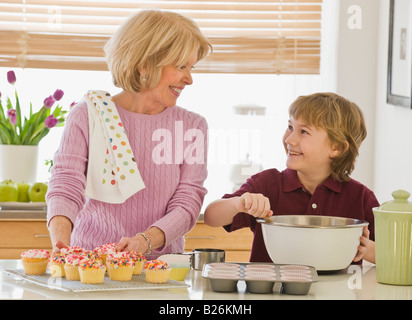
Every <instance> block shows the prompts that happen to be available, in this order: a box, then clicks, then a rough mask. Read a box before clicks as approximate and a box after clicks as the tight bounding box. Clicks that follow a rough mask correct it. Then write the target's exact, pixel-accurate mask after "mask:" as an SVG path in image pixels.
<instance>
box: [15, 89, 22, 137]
mask: <svg viewBox="0 0 412 320" xmlns="http://www.w3.org/2000/svg"><path fill="white" fill-rule="evenodd" d="M15 92H16V126H17V127H18V128H19V132H21V131H22V128H21V110H20V101H19V96H18V95H17V90H16V91H15Z"/></svg>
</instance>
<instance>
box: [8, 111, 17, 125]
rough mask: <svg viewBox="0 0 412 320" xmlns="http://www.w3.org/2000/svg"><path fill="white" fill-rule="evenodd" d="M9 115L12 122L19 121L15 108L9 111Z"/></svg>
mask: <svg viewBox="0 0 412 320" xmlns="http://www.w3.org/2000/svg"><path fill="white" fill-rule="evenodd" d="M7 116H8V117H9V119H10V123H11V124H13V125H15V124H16V123H17V113H16V110H15V109H10V110H9V111H7Z"/></svg>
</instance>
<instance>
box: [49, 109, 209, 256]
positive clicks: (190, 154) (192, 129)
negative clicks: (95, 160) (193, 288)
mask: <svg viewBox="0 0 412 320" xmlns="http://www.w3.org/2000/svg"><path fill="white" fill-rule="evenodd" d="M117 109H118V112H119V115H120V118H121V120H122V122H123V125H124V128H125V130H126V134H127V136H128V139H129V142H130V145H131V147H132V150H133V152H134V155H135V158H136V162H137V165H138V168H139V171H140V174H141V176H142V179H143V181H144V183H145V185H146V188H145V189H143V190H141V191H139V192H137V193H136V194H134V195H133V196H131V197H130V198H129V199H127V200H126V201H125V202H124V203H122V204H109V203H104V202H100V201H96V200H93V199H88V198H86V197H85V196H84V189H85V181H86V171H87V158H88V150H89V148H88V144H89V129H88V113H87V106H86V104H85V103H81V104H78V105H77V106H75V107H74V108H73V109H72V110H71V111H70V114H69V116H68V117H67V120H66V124H65V129H64V132H63V136H62V140H61V143H60V146H59V148H58V150H57V152H56V153H55V156H54V165H53V168H52V171H51V173H52V176H51V179H50V183H49V190H48V193H47V207H48V212H47V219H48V223H49V222H50V219H52V218H53V217H54V216H56V215H63V216H66V217H68V218H69V219H70V220H71V222H72V224H73V226H74V228H73V232H72V235H71V243H70V245H73V246H80V247H83V248H85V249H89V250H90V249H94V248H95V247H97V246H100V245H102V244H105V243H110V242H116V243H117V242H118V241H119V240H120V239H121V237H123V236H125V237H132V236H134V235H136V233H138V232H142V231H144V230H146V229H148V228H149V227H151V226H156V227H158V228H160V229H161V230H163V232H164V233H165V235H166V243H165V245H164V246H163V247H162V248H159V249H158V250H157V251H153V256H154V257H155V256H158V255H160V254H163V253H170V252H183V249H184V238H183V235H184V234H185V233H187V232H188V231H189V230H190V229H192V228H193V226H194V225H195V223H196V220H197V219H198V217H199V213H200V209H201V207H202V203H203V199H204V196H205V194H206V192H207V191H206V189H205V188H204V187H203V182H204V180H205V179H206V177H207V166H206V157H207V123H206V120H205V119H204V118H203V117H202V116H200V115H198V114H196V113H193V112H189V111H187V110H185V109H183V108H180V107H177V106H175V107H172V108H167V109H166V110H165V111H163V112H162V113H160V114H157V115H145V114H139V113H133V112H129V111H127V110H125V109H122V108H121V107H117Z"/></svg>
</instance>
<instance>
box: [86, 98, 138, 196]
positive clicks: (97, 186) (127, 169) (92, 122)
mask: <svg viewBox="0 0 412 320" xmlns="http://www.w3.org/2000/svg"><path fill="white" fill-rule="evenodd" d="M83 101H85V102H86V103H87V108H88V115H89V161H88V165H87V179H86V190H85V194H86V196H87V197H89V198H92V199H95V200H99V201H103V202H108V203H123V202H124V201H125V200H126V199H127V198H129V197H130V196H132V195H133V194H135V193H136V192H138V191H140V190H142V189H144V188H145V185H144V182H143V180H142V178H141V176H140V172H139V170H138V168H137V164H136V160H135V158H134V155H133V152H132V150H131V148H130V143H129V140H128V139H127V135H126V131H125V130H124V128H123V124H122V122H121V119H120V117H119V114H118V112H117V109H116V106H115V104H114V102H113V99H112V97H111V95H110V94H109V93H108V92H106V91H97V90H94V91H88V92H87V93H86V95H85V96H84V97H83Z"/></svg>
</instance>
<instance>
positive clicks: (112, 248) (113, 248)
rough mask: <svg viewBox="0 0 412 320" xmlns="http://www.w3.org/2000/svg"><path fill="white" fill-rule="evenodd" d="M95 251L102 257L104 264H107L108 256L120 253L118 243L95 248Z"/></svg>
mask: <svg viewBox="0 0 412 320" xmlns="http://www.w3.org/2000/svg"><path fill="white" fill-rule="evenodd" d="M93 251H94V252H96V253H97V254H99V255H100V256H101V258H102V260H103V264H106V257H107V255H108V254H110V253H116V252H118V250H117V244H116V243H106V244H103V245H101V246H100V247H97V248H95V249H94V250H93Z"/></svg>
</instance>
